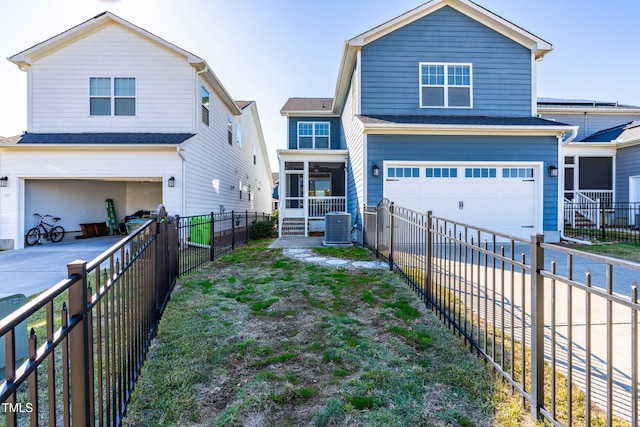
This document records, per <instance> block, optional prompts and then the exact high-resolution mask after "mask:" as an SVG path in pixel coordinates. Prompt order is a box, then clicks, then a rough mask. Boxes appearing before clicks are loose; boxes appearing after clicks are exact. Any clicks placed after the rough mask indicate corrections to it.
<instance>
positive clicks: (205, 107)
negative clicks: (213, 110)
mask: <svg viewBox="0 0 640 427" xmlns="http://www.w3.org/2000/svg"><path fill="white" fill-rule="evenodd" d="M201 102H202V123H204V124H205V125H207V126H209V91H208V90H206V89H205V88H204V86H202V90H201Z"/></svg>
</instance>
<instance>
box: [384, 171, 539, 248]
mask: <svg viewBox="0 0 640 427" xmlns="http://www.w3.org/2000/svg"><path fill="white" fill-rule="evenodd" d="M385 166H386V167H387V168H386V171H388V170H389V169H394V168H402V172H401V173H402V174H403V176H401V177H398V176H397V173H395V174H394V172H396V170H395V169H394V171H393V172H392V174H394V177H393V178H394V179H393V180H390V179H387V180H385V188H384V195H385V197H387V198H388V199H390V200H392V201H394V202H395V203H396V204H397V205H398V206H403V207H407V208H409V209H412V210H416V211H419V212H426V211H429V210H431V211H433V213H434V215H436V216H438V217H442V218H446V219H450V220H453V221H458V222H463V223H467V224H470V225H473V226H477V227H481V228H487V229H491V230H495V231H498V232H501V233H505V234H511V235H516V236H520V237H525V238H528V237H529V235H530V234H532V233H533V232H535V227H534V226H535V219H536V192H537V189H538V183H537V182H536V181H535V180H534V168H533V167H530V166H527V167H522V166H521V165H516V164H514V165H507V166H503V165H490V164H487V165H475V164H474V165H469V164H464V163H462V164H457V165H434V164H429V163H427V162H425V163H416V164H409V165H408V166H407V165H404V164H403V165H393V164H389V165H385ZM407 170H411V171H412V172H411V177H406V176H404V174H406V172H405V171H407ZM416 170H417V171H418V172H417V173H416ZM531 227H533V228H531ZM539 231H541V230H539Z"/></svg>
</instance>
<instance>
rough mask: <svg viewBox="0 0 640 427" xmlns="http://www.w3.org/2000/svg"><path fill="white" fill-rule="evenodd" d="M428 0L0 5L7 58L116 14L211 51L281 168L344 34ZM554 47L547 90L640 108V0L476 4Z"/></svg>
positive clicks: (5, 82)
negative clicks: (297, 102)
mask: <svg viewBox="0 0 640 427" xmlns="http://www.w3.org/2000/svg"><path fill="white" fill-rule="evenodd" d="M423 3H424V1H420V0H393V1H389V0H323V1H309V0H225V1H221V0H0V15H1V16H3V19H2V26H0V55H1V56H2V57H4V58H7V57H9V56H11V55H13V54H15V53H18V52H20V51H22V50H24V49H26V48H28V47H30V46H33V45H34V44H37V43H39V42H42V41H44V40H46V39H47V38H49V37H52V36H54V35H56V34H58V33H60V32H62V31H65V30H67V29H69V28H71V27H73V26H75V25H77V24H79V23H81V22H83V21H85V20H87V19H89V18H91V17H92V16H94V15H96V14H98V13H100V12H102V11H105V10H109V11H111V12H113V13H115V14H116V15H119V16H120V17H122V18H124V19H126V20H128V21H130V22H131V23H133V24H135V25H137V26H139V27H142V28H144V29H146V30H148V31H150V32H152V33H154V34H155V35H157V36H159V37H162V38H164V39H166V40H168V41H169V42H171V43H174V44H176V45H178V46H180V47H181V48H183V49H186V50H188V51H190V52H192V53H194V54H196V55H198V56H200V57H202V58H204V59H205V60H206V61H207V62H208V63H209V65H210V66H211V67H212V68H213V70H214V72H215V73H216V75H217V76H218V78H219V79H220V80H221V81H222V83H223V84H224V85H225V87H226V88H227V90H228V91H229V93H230V94H231V96H232V97H234V98H235V99H238V100H255V101H257V104H258V109H259V113H260V118H261V121H262V126H263V130H264V134H265V138H266V142H267V148H268V150H269V157H270V161H271V165H272V168H273V170H274V171H276V170H277V164H276V153H275V150H276V149H280V148H285V146H286V140H285V138H286V120H285V119H284V118H283V117H281V116H280V113H279V111H280V108H281V107H282V105H283V104H284V103H285V101H286V100H287V98H289V97H292V96H299V97H305V96H308V97H332V96H333V93H334V89H335V83H336V79H337V72H338V65H339V61H340V57H341V54H342V48H343V44H344V41H345V40H348V39H350V38H352V37H355V36H356V35H358V34H360V33H362V32H364V31H367V30H369V29H371V28H373V27H375V26H377V25H379V24H382V23H383V22H385V21H388V20H390V19H392V18H394V17H396V16H398V15H400V14H402V13H404V12H406V11H409V10H411V9H413V8H415V7H417V6H420V5H421V4H423ZM477 3H478V4H480V5H481V6H483V7H485V8H486V9H489V10H490V11H492V12H494V13H496V14H498V15H500V16H502V17H503V18H505V19H507V20H509V21H511V22H513V23H514V24H516V25H518V26H520V27H522V28H524V29H526V30H528V31H530V32H532V33H534V34H535V35H537V36H539V37H541V38H543V39H545V40H547V41H548V42H550V43H552V44H553V46H554V48H555V49H554V50H553V51H552V52H551V53H550V54H549V55H547V57H546V58H545V59H544V60H543V61H542V62H540V63H538V96H540V97H555V98H582V99H597V100H602V101H619V102H620V103H627V104H634V105H640V55H638V51H637V48H638V46H640V32H638V31H637V30H636V27H637V26H638V22H637V19H638V16H640V2H637V1H633V0H609V1H606V2H605V1H599V0H477ZM24 130H26V74H25V73H23V72H21V71H19V70H18V68H17V67H16V66H15V65H13V64H11V63H10V62H8V61H0V136H11V135H17V134H20V133H22V131H24Z"/></svg>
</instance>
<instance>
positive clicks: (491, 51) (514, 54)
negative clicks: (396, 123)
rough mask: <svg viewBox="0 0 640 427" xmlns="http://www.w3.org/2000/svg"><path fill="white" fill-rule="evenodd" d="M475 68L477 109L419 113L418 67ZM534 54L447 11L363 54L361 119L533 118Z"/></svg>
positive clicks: (369, 47)
mask: <svg viewBox="0 0 640 427" xmlns="http://www.w3.org/2000/svg"><path fill="white" fill-rule="evenodd" d="M420 62H437V63H445V62H446V63H471V64H472V66H473V76H472V81H473V108H466V109H464V108H420V105H419V104H420V98H419V91H420V86H419V83H420V82H419V63H420ZM531 67H532V65H531V51H530V50H529V49H527V48H525V47H523V46H521V45H519V44H517V43H515V42H514V41H512V40H510V39H508V38H507V37H504V36H502V35H501V34H499V33H497V32H495V31H493V30H491V29H490V28H488V27H486V26H484V25H482V24H480V23H479V22H477V21H474V20H473V19H471V18H469V17H467V16H466V15H463V14H461V13H460V12H458V11H456V10H454V9H452V8H450V7H448V6H446V7H443V8H442V9H440V10H438V11H436V12H434V13H432V14H429V15H427V16H425V17H424V18H421V19H419V20H417V21H415V22H412V23H410V24H408V25H406V26H404V27H402V28H400V29H398V30H396V31H394V32H392V33H390V34H388V35H386V36H384V37H382V38H380V39H378V40H375V41H373V42H372V43H370V44H367V45H365V46H364V47H363V48H362V114H447V115H501V116H530V115H531V114H532V111H531V104H532V101H531V100H532V98H531V96H532V95H531V92H532V84H531V82H532V69H531Z"/></svg>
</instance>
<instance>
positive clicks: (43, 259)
mask: <svg viewBox="0 0 640 427" xmlns="http://www.w3.org/2000/svg"><path fill="white" fill-rule="evenodd" d="M125 237H126V236H105V237H94V238H91V239H79V240H70V241H63V242H60V243H46V244H42V245H37V246H30V247H27V248H24V249H16V250H12V251H1V252H0V294H24V295H26V296H27V297H30V296H31V295H34V294H37V293H39V292H42V291H44V290H45V289H48V288H50V287H51V286H53V285H55V284H56V283H58V282H59V281H61V280H64V279H66V278H67V264H68V263H70V262H71V261H75V260H83V261H91V260H92V259H94V258H96V257H97V256H98V255H100V254H101V253H103V252H104V251H106V250H107V249H109V248H110V247H111V246H113V245H114V244H116V243H117V242H119V241H120V240H121V239H123V238H125Z"/></svg>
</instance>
